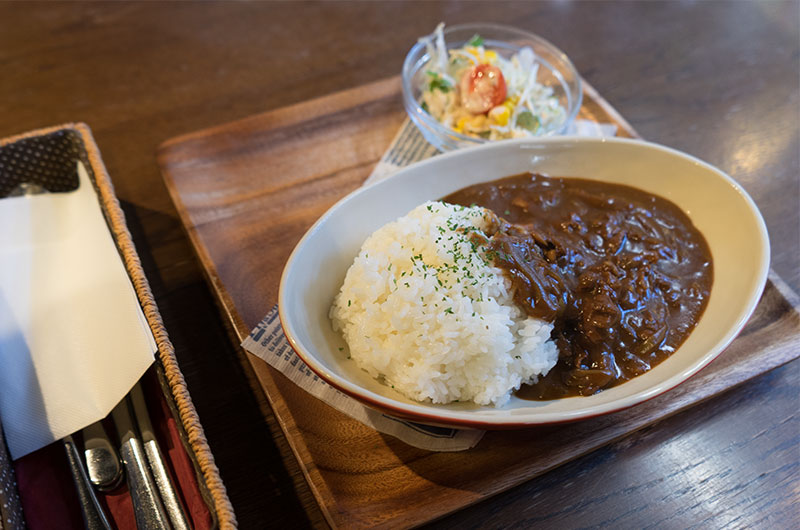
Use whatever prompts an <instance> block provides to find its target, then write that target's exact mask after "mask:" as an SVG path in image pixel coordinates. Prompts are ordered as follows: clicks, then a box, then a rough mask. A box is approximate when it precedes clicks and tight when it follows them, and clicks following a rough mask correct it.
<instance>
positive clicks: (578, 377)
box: [443, 173, 713, 400]
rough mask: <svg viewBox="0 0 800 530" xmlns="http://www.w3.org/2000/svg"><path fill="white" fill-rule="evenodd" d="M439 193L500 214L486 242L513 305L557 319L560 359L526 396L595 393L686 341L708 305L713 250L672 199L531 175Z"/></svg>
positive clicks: (612, 186)
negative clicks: (506, 281) (505, 277)
mask: <svg viewBox="0 0 800 530" xmlns="http://www.w3.org/2000/svg"><path fill="white" fill-rule="evenodd" d="M443 200H444V201H446V202H450V203H453V204H460V205H464V206H468V205H472V204H476V205H478V206H483V207H485V208H489V209H490V210H492V211H493V212H495V213H496V214H497V215H498V216H499V217H500V222H499V226H498V227H497V231H496V233H494V234H493V235H492V237H491V238H490V239H489V241H488V243H487V244H488V246H489V248H490V252H491V253H492V255H493V256H494V263H495V265H496V266H498V267H500V268H502V269H504V270H505V271H506V274H507V275H508V277H509V278H510V279H511V281H512V283H513V286H514V299H515V301H516V303H517V304H518V305H520V306H521V307H523V308H524V309H525V311H526V312H527V313H528V314H529V315H530V316H533V317H537V318H540V319H542V320H546V321H548V322H552V323H553V324H554V326H555V327H554V329H553V334H552V337H553V339H554V340H555V341H556V344H557V345H558V349H559V360H558V363H557V364H556V366H555V367H554V368H553V369H552V370H550V372H549V373H548V374H547V375H546V376H545V377H543V378H541V379H540V380H539V381H538V382H537V383H536V384H533V385H527V386H523V387H522V388H521V389H520V390H519V391H518V392H517V394H516V395H517V396H518V397H521V398H523V399H532V400H549V399H559V398H563V397H568V396H578V395H583V396H587V395H591V394H595V393H597V392H599V391H601V390H603V389H607V388H610V387H613V386H615V385H617V384H620V383H622V382H624V381H627V380H629V379H631V378H633V377H636V376H637V375H641V374H642V373H644V372H646V371H648V370H650V368H652V367H653V366H655V365H657V364H658V363H660V362H661V361H663V360H664V359H666V358H667V357H668V356H669V355H670V354H671V353H672V352H674V351H675V350H676V349H677V348H678V347H679V346H680V345H681V344H682V343H683V342H684V340H686V337H687V336H688V335H689V333H691V331H692V330H693V329H694V327H695V326H696V324H697V322H698V320H699V319H700V316H701V315H702V314H703V311H704V310H705V307H706V304H707V302H708V296H709V293H710V290H711V284H712V281H713V264H712V259H711V252H710V251H709V248H708V245H707V244H706V241H705V239H704V238H703V236H702V234H701V233H700V232H699V231H698V230H697V229H696V228H695V227H694V226H693V225H692V222H691V221H690V220H689V218H688V217H687V216H686V215H685V214H684V213H683V212H682V211H681V210H680V209H679V208H678V207H677V206H676V205H674V204H673V203H671V202H670V201H668V200H666V199H663V198H660V197H657V196H654V195H651V194H649V193H647V192H644V191H641V190H638V189H635V188H632V187H630V186H623V185H618V184H609V183H606V182H599V181H593V180H586V179H578V178H551V177H545V176H542V175H538V174H532V173H525V174H522V175H517V176H513V177H508V178H504V179H500V180H496V181H493V182H488V183H483V184H477V185H475V186H471V187H468V188H465V189H463V190H460V191H457V192H455V193H453V194H451V195H448V196H447V197H445V198H444V199H443ZM484 243H486V242H484Z"/></svg>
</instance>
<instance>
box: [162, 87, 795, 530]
mask: <svg viewBox="0 0 800 530" xmlns="http://www.w3.org/2000/svg"><path fill="white" fill-rule="evenodd" d="M584 86H585V91H584V105H583V107H582V109H581V112H580V115H579V117H581V118H584V119H591V120H595V121H599V122H608V123H615V124H617V126H618V127H619V135H620V136H627V137H637V135H636V132H635V131H634V130H633V129H632V128H631V126H630V125H629V124H628V123H627V122H626V121H625V120H624V119H623V118H622V117H621V116H620V115H619V114H618V113H617V112H616V111H615V110H614V109H613V108H612V107H611V106H610V105H609V104H608V103H607V102H606V101H605V100H603V99H602V98H601V97H600V96H599V95H598V94H597V93H596V92H595V91H594V90H593V89H592V88H591V87H590V86H589V85H588V84H585V85H584ZM404 119H405V113H404V111H403V108H402V105H401V97H400V82H399V79H398V78H391V79H387V80H384V81H379V82H376V83H373V84H369V85H365V86H362V87H358V88H355V89H351V90H347V91H344V92H340V93H337V94H333V95H331V96H326V97H323V98H319V99H315V100H312V101H308V102H304V103H300V104H297V105H293V106H290V107H285V108H281V109H278V110H274V111H270V112H267V113H264V114H259V115H256V116H253V117H250V118H246V119H243V120H240V121H236V122H233V123H229V124H226V125H221V126H218V127H214V128H211V129H207V130H204V131H200V132H197V133H193V134H189V135H186V136H182V137H179V138H175V139H173V140H170V141H168V142H166V143H165V144H163V145H162V146H161V148H160V150H159V156H158V159H159V164H160V166H161V168H162V172H163V175H164V179H165V181H166V184H167V187H168V189H169V191H170V193H171V195H172V199H173V200H174V202H175V205H176V207H177V209H178V212H179V213H180V216H181V219H182V221H183V224H184V225H185V227H186V230H187V232H188V234H189V237H190V239H191V241H192V244H193V245H194V248H195V250H196V251H197V254H198V256H199V258H200V261H201V263H202V265H203V268H204V270H205V272H206V274H207V276H208V279H209V281H210V282H211V284H212V286H213V289H214V292H215V294H216V296H217V298H218V300H219V302H220V304H221V307H222V309H223V311H224V313H225V315H226V317H227V318H228V319H229V321H230V323H231V324H232V325H233V328H234V329H235V332H236V333H237V334H238V338H239V340H242V339H243V338H244V337H245V336H247V334H248V333H249V332H250V330H251V329H252V328H253V327H254V326H255V325H256V324H257V323H258V322H259V321H260V320H261V318H262V317H263V316H264V315H265V314H266V313H267V311H268V310H269V309H270V308H271V307H272V306H273V305H274V304H275V303H276V301H277V294H278V283H279V279H280V275H281V272H282V269H283V266H284V263H285V262H286V259H287V258H288V256H289V253H290V252H291V251H292V249H293V248H294V246H295V244H296V243H297V241H298V240H299V239H300V237H301V236H302V235H303V233H304V232H305V231H306V230H307V229H308V228H309V227H310V226H311V225H312V224H313V223H314V221H316V219H317V218H318V217H319V216H320V215H321V214H322V213H323V212H325V210H327V209H328V208H329V207H330V206H331V205H333V203H335V202H336V201H337V200H339V199H340V198H341V197H343V196H344V195H346V194H347V193H349V192H350V191H352V190H354V189H356V188H357V187H359V186H360V185H361V184H362V183H363V181H364V180H365V179H366V178H367V176H368V175H369V174H370V172H371V171H372V168H373V167H374V165H375V164H376V163H377V161H378V160H379V159H380V158H381V156H382V154H383V153H384V151H385V150H386V149H387V147H388V146H389V144H390V142H391V140H392V138H393V137H394V135H395V133H396V132H397V130H398V128H399V127H400V125H401V124H402V122H403V120H404ZM321 266H322V264H321ZM798 307H800V304H799V303H798V300H797V297H796V295H795V294H794V293H793V292H792V291H790V290H789V289H788V288H787V287H785V285H784V284H783V282H782V281H781V280H780V278H778V277H777V276H775V275H774V274H773V275H771V276H770V281H768V282H767V286H766V289H765V291H764V294H763V296H762V299H761V302H760V304H759V305H758V308H757V309H756V312H755V314H754V315H753V317H752V318H751V320H750V322H749V323H748V325H747V326H746V327H745V329H744V330H743V332H742V333H741V335H740V336H739V337H738V338H737V339H736V340H735V341H734V342H733V344H732V345H731V346H730V347H729V348H728V349H727V350H726V351H725V352H724V354H723V355H721V356H720V357H719V358H718V359H717V360H715V361H714V362H713V363H712V364H711V365H709V366H708V367H706V368H705V369H704V370H702V371H701V372H700V373H699V374H698V375H696V376H695V377H694V378H692V379H691V380H689V381H688V382H686V383H684V384H682V385H680V386H678V387H677V388H675V389H673V390H671V391H670V392H668V393H666V394H664V395H662V396H660V397H657V398H655V399H652V400H650V401H648V402H646V403H644V404H641V405H639V406H636V407H633V408H631V409H628V410H626V411H622V412H618V413H615V414H611V415H607V416H603V417H599V418H594V419H591V420H586V421H582V422H577V423H572V424H568V425H563V426H551V427H539V428H531V429H527V430H521V431H496V432H488V433H486V435H485V436H484V438H483V439H482V440H481V442H480V443H479V444H478V445H477V446H476V447H475V448H473V449H471V450H469V451H465V452H461V453H433V452H428V451H424V450H420V449H416V448H413V447H410V446H408V445H405V444H404V443H402V442H400V441H398V440H396V439H394V438H392V437H389V436H385V435H382V434H379V433H377V432H375V431H373V430H371V429H369V428H368V427H365V426H364V425H362V424H360V423H358V422H357V421H355V420H353V419H351V418H349V417H348V416H345V415H344V414H342V413H340V412H338V411H336V410H334V409H333V408H331V407H329V406H327V405H326V404H324V403H322V402H321V401H319V400H317V399H316V398H314V397H312V396H310V395H309V394H307V393H305V392H304V391H302V390H300V389H299V388H298V387H297V386H295V385H294V384H293V383H291V382H289V381H288V380H287V379H286V378H285V377H284V376H283V375H281V374H280V373H279V372H277V371H275V370H274V369H272V368H271V367H269V366H268V365H267V364H266V363H265V362H264V361H262V360H261V359H259V358H257V357H255V356H253V355H250V354H247V353H245V355H246V356H247V359H248V361H249V362H250V364H251V365H252V368H253V370H254V372H255V374H256V376H257V378H258V381H259V384H260V385H261V387H262V388H263V390H264V393H265V394H266V396H267V398H268V399H269V402H270V403H271V405H272V407H273V410H274V413H275V415H276V417H277V418H278V420H279V422H280V424H281V426H282V428H283V430H284V432H285V434H286V437H287V439H288V441H289V443H290V444H291V446H292V449H293V451H294V453H295V456H296V457H297V460H298V461H299V463H300V466H301V468H302V469H303V472H304V473H305V475H306V478H307V479H308V483H309V485H310V487H311V490H312V491H313V493H314V495H315V496H316V499H317V501H318V502H319V505H320V507H321V509H322V511H323V513H324V514H325V516H326V518H327V520H328V522H329V523H330V524H331V525H332V526H334V527H337V526H343V527H373V526H399V525H402V526H412V525H416V524H420V523H423V522H426V521H430V520H432V519H435V518H437V517H441V516H442V515H445V514H447V513H449V512H452V511H455V510H457V509H460V508H463V507H465V506H467V505H470V504H473V503H475V502H478V501H480V500H482V499H484V498H486V497H488V496H490V495H493V494H496V493H498V492H501V491H503V490H506V489H508V488H510V487H512V486H514V485H516V484H519V483H521V482H523V481H526V480H529V479H531V478H532V477H535V476H537V475H540V474H542V473H544V472H546V471H548V470H550V469H553V468H555V467H557V466H559V465H561V464H563V463H565V462H567V461H570V460H573V459H575V458H578V457H579V456H582V455H584V454H586V453H588V452H590V451H592V450H594V449H597V448H599V447H601V446H603V445H605V444H607V443H609V442H611V441H612V440H615V439H618V438H620V437H623V436H625V435H627V434H630V433H631V432H633V431H635V430H637V429H641V428H642V427H645V426H647V425H649V424H652V423H654V422H656V421H659V420H662V419H664V418H665V417H667V416H670V415H672V414H674V413H676V412H678V411H680V410H683V409H685V408H687V407H689V406H692V405H694V404H696V403H699V402H701V401H703V400H705V399H708V398H710V397H712V396H714V395H716V394H719V393H720V392H723V391H725V390H727V389H729V388H731V387H733V386H735V385H737V384H740V383H742V382H744V381H746V380H748V379H750V378H752V377H755V376H757V375H759V374H761V373H764V372H766V371H768V370H771V369H773V368H775V367H777V366H780V365H782V364H784V363H786V362H788V361H790V360H792V359H794V358H796V357H797V356H798V355H800V348H798V345H800V313H798ZM565 440H569V441H570V442H569V443H565Z"/></svg>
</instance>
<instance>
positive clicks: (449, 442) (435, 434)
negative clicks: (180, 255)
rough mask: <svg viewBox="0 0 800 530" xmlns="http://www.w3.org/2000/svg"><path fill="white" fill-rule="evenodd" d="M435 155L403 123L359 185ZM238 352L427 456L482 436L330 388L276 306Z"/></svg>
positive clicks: (581, 124) (576, 126)
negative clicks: (397, 413)
mask: <svg viewBox="0 0 800 530" xmlns="http://www.w3.org/2000/svg"><path fill="white" fill-rule="evenodd" d="M616 132H617V126H616V125H613V124H605V123H596V122H593V121H589V120H576V121H575V122H574V123H573V125H572V127H571V129H570V133H572V134H575V135H577V136H595V137H601V136H605V137H608V136H614V135H616ZM436 154H438V151H437V150H436V148H435V147H433V146H432V145H431V144H429V143H428V142H427V141H426V140H425V138H424V137H423V136H422V134H421V133H420V132H419V129H417V127H416V126H415V125H414V124H413V123H412V122H411V120H410V119H406V120H405V122H403V125H402V126H401V127H400V130H399V131H398V133H397V135H395V137H394V139H393V140H392V143H391V145H390V146H389V148H388V149H387V150H386V153H385V154H384V155H383V157H381V159H380V161H379V162H378V163H377V164H376V166H375V169H374V170H373V171H372V173H371V174H370V176H369V177H368V178H367V179H366V180H365V181H364V186H369V185H372V184H374V183H376V182H378V181H380V180H383V179H384V178H386V177H388V176H389V175H391V174H393V173H394V172H396V171H398V170H399V169H402V168H404V167H406V166H408V165H409V164H412V163H414V162H419V161H421V160H425V159H427V158H430V157H432V156H435V155H436ZM242 347H243V348H244V349H245V350H247V351H248V352H250V353H252V354H253V355H255V356H257V357H259V358H261V359H263V360H264V361H266V362H267V363H268V364H269V365H270V366H272V367H273V368H275V369H276V370H278V371H280V372H281V373H282V374H283V375H285V376H286V377H288V378H289V379H290V380H291V381H292V382H294V383H295V384H297V385H298V386H300V387H301V388H303V389H304V390H306V391H307V392H308V393H310V394H312V395H313V396H316V397H317V398H319V399H321V400H322V401H324V402H325V403H327V404H328V405H330V406H332V407H333V408H335V409H336V410H339V411H341V412H343V413H345V414H347V415H348V416H350V417H352V418H354V419H356V420H358V421H360V422H361V423H363V424H364V425H367V426H368V427H371V428H373V429H375V430H377V431H379V432H381V433H383V434H388V435H391V436H394V437H396V438H398V439H400V440H402V441H403V442H405V443H407V444H409V445H412V446H414V447H418V448H420V449H426V450H429V451H463V450H465V449H470V448H471V447H474V446H475V445H477V443H478V442H479V441H480V440H481V438H482V437H483V434H484V431H481V430H475V429H450V428H445V427H433V426H430V425H424V424H421V423H415V422H411V421H407V420H402V419H399V418H395V417H392V416H389V415H387V414H383V413H381V412H378V411H376V410H373V409H371V408H369V407H366V406H364V405H362V404H361V403H359V402H358V401H356V400H355V399H353V398H351V397H350V396H347V395H346V394H344V393H342V392H340V391H339V390H337V389H335V388H333V387H332V386H330V385H329V384H328V383H326V382H325V381H323V380H322V379H320V378H319V377H318V376H317V375H316V374H314V372H313V371H311V369H310V368H309V367H308V366H306V364H305V363H304V362H303V360H302V359H300V357H299V356H298V355H297V353H296V352H295V351H294V350H293V349H292V347H291V346H290V345H289V341H288V340H287V339H286V336H285V335H284V333H283V328H282V327H281V324H280V318H279V316H278V306H277V305H276V306H274V307H273V308H272V309H271V310H270V311H269V313H267V315H266V316H265V317H264V318H263V319H262V320H261V322H259V324H258V325H257V326H256V327H255V329H253V330H252V331H251V332H250V335H249V336H248V337H247V338H246V339H245V340H244V341H243V342H242Z"/></svg>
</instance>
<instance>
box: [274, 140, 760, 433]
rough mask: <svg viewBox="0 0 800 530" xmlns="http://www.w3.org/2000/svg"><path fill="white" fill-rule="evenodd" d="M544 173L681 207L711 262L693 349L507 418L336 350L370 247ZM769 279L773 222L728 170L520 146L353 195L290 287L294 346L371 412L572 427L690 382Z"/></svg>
mask: <svg viewBox="0 0 800 530" xmlns="http://www.w3.org/2000/svg"><path fill="white" fill-rule="evenodd" d="M525 171H535V172H540V173H544V174H548V175H551V176H563V177H569V176H574V177H583V178H589V179H597V180H604V181H608V182H614V183H620V184H627V185H631V186H635V187H637V188H640V189H643V190H646V191H648V192H651V193H654V194H657V195H659V196H662V197H665V198H667V199H669V200H671V201H672V202H674V203H676V204H677V205H678V206H680V207H681V209H682V210H683V211H684V212H686V214H687V215H688V216H689V217H690V218H691V220H692V222H693V223H694V224H695V226H697V227H698V229H699V230H700V231H701V232H702V233H703V235H704V236H705V238H706V240H707V242H708V244H709V247H710V249H711V254H712V256H713V259H714V283H713V285H712V288H711V295H710V297H709V301H708V306H707V308H706V310H705V313H704V314H703V316H702V318H701V320H700V322H699V323H698V325H697V327H696V328H695V330H694V331H693V332H692V334H691V335H690V336H689V338H688V339H687V340H686V342H685V343H684V344H683V345H682V346H681V347H680V348H679V349H678V350H677V351H676V352H675V353H674V354H673V355H672V356H670V357H669V358H668V359H667V360H665V361H664V362H662V363H661V364H659V365H658V366H656V367H655V368H653V369H652V370H651V371H649V372H647V373H645V374H643V375H641V376H639V377H636V378H634V379H632V380H630V381H628V382H626V383H624V384H621V385H619V386H617V387H614V388H611V389H609V390H606V391H603V392H600V393H599V394H596V395H593V396H589V397H575V398H567V399H561V400H554V401H545V402H536V401H525V400H521V399H518V398H516V397H512V398H511V401H510V402H509V403H508V404H507V405H506V406H504V407H502V408H493V407H480V406H475V405H469V404H465V403H454V404H450V405H433V404H430V403H418V402H413V401H411V400H409V399H407V398H405V397H403V396H401V395H400V394H399V393H397V392H395V391H394V390H392V389H391V388H389V387H387V386H385V385H382V384H380V383H379V382H377V381H376V380H373V379H372V378H371V377H369V375H368V374H367V373H366V372H363V371H362V370H360V369H358V368H357V367H356V366H355V363H354V362H353V361H350V360H347V359H346V358H345V355H344V354H343V353H342V352H341V351H340V350H339V348H340V347H342V346H343V345H344V342H343V339H342V338H341V337H340V336H338V334H336V333H334V332H333V330H332V329H331V323H330V320H329V319H328V311H329V309H330V306H331V303H332V301H333V297H334V296H335V294H336V293H337V292H338V290H339V288H340V286H341V284H342V282H343V280H344V276H345V273H346V272H347V269H348V267H349V266H350V265H351V263H352V261H353V259H354V258H355V256H356V254H357V253H358V250H359V248H360V247H361V244H362V243H363V242H364V240H365V239H366V238H367V236H368V235H369V234H370V233H372V232H373V231H375V230H376V229H378V228H379V227H381V226H382V225H384V224H385V223H387V222H389V221H392V220H394V219H396V218H397V217H399V216H401V215H405V214H406V213H407V212H409V211H410V210H411V209H413V208H414V207H416V206H418V205H419V204H421V203H422V202H424V201H426V200H430V199H438V198H440V197H443V196H445V195H447V194H448V193H451V192H453V191H455V190H458V189H460V188H463V187H465V186H469V185H472V184H475V183H478V182H485V181H489V180H494V179H497V178H501V177H505V176H509V175H514V174H519V173H522V172H525ZM768 269H769V240H768V237H767V230H766V227H765V225H764V220H763V219H762V217H761V214H760V213H759V211H758V209H757V208H756V206H755V204H754V203H753V201H752V199H751V198H750V197H749V196H748V195H747V193H746V192H745V191H744V190H743V189H742V188H741V187H740V186H739V185H738V184H737V183H736V182H735V181H733V179H731V178H730V177H729V176H727V175H725V174H724V173H723V172H721V171H720V170H718V169H716V168H714V167H712V166H710V165H708V164H706V163H704V162H702V161H700V160H698V159H696V158H694V157H692V156H689V155H687V154H684V153H681V152H678V151H675V150H673V149H670V148H667V147H662V146H659V145H655V144H650V143H645V142H640V141H633V140H623V139H595V138H574V137H555V138H542V139H530V140H529V139H524V140H511V141H505V142H497V143H491V144H487V145H484V146H480V147H474V148H470V149H465V150H460V151H455V152H452V153H447V154H444V155H440V156H436V157H433V158H431V159H429V160H426V161H423V162H420V163H417V164H414V165H413V166H409V167H408V168H406V169H404V170H402V171H400V172H399V173H397V174H395V175H393V176H392V177H389V178H388V179H386V180H384V181H382V182H379V183H377V184H375V185H373V186H370V187H367V188H362V189H360V190H357V191H355V192H354V193H352V194H350V195H348V196H347V197H345V198H344V199H342V200H341V201H339V202H338V203H337V204H336V205H334V206H333V207H332V208H331V209H330V210H328V212H327V213H326V214H325V215H323V216H322V217H321V218H320V220H319V221H317V223H316V224H315V225H314V226H313V227H312V228H311V229H310V230H309V231H308V233H306V235H305V236H304V237H303V239H302V240H301V241H300V242H299V243H298V245H297V247H296V248H295V250H294V252H293V253H292V255H291V257H290V258H289V261H288V263H287V264H286V268H285V269H284V272H283V277H282V278H281V286H280V294H279V307H280V317H281V322H282V324H283V327H284V330H285V332H286V336H287V337H288V338H289V341H290V342H291V344H292V346H293V347H294V348H295V350H296V351H297V353H298V354H299V355H300V357H302V359H303V360H304V361H305V362H306V364H308V366H309V367H310V368H311V369H312V370H313V371H314V372H316V373H317V374H318V375H319V376H321V377H322V378H323V379H325V380H326V381H327V382H328V383H330V384H331V385H333V386H334V387H336V388H338V389H340V390H342V391H343V392H345V393H347V394H349V395H351V396H353V397H355V398H356V399H358V400H360V401H362V402H363V403H365V404H367V405H370V406H372V407H374V408H378V409H381V410H384V411H388V412H390V413H392V414H395V415H398V416H402V417H405V418H410V419H414V420H416V421H420V422H425V423H432V424H439V425H455V426H461V427H476V428H488V429H493V428H494V429H502V428H516V427H524V426H529V425H537V424H547V423H558V422H565V421H573V420H577V419H581V418H587V417H592V416H597V415H600V414H606V413H609V412H613V411H616V410H620V409H623V408H626V407H630V406H632V405H635V404H637V403H641V402H642V401H645V400H647V399H650V398H652V397H654V396H656V395H658V394H661V393H662V392H665V391H667V390H669V389H671V388H673V387H674V386H676V385H678V384H679V383H681V382H682V381H685V380H686V379H687V378H689V377H691V376H692V375H693V374H694V373H696V372H697V371H698V370H700V369H701V368H703V367H704V366H705V365H707V364H708V363H709V362H711V361H712V360H713V359H714V358H715V357H716V356H717V355H719V354H720V353H721V352H722V350H723V349H724V348H725V347H726V346H727V345H728V344H730V342H731V341H732V340H733V339H734V338H735V337H736V335H737V334H738V333H739V331H740V330H741V329H742V327H743V326H744V324H745V323H746V321H747V319H748V318H749V317H750V315H751V314H752V312H753V310H754V309H755V307H756V304H757V303H758V300H759V297H760V295H761V292H762V290H763V288H764V283H765V282H766V278H767V272H768Z"/></svg>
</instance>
